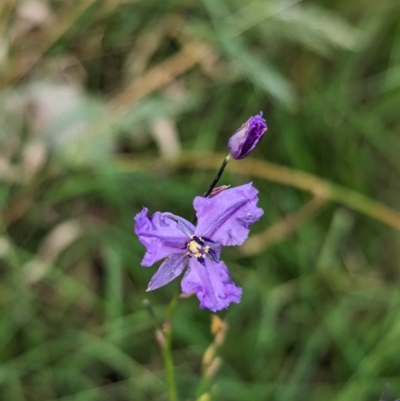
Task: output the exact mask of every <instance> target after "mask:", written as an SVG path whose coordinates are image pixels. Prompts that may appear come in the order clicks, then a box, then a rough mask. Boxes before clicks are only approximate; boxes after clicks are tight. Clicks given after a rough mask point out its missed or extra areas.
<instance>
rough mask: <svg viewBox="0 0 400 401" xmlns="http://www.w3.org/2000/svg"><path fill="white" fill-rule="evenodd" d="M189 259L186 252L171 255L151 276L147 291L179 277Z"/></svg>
mask: <svg viewBox="0 0 400 401" xmlns="http://www.w3.org/2000/svg"><path fill="white" fill-rule="evenodd" d="M188 259H189V256H188V255H186V254H178V255H171V256H170V257H169V258H167V259H166V260H165V261H164V262H163V263H162V264H161V266H160V267H159V268H158V270H157V272H156V274H155V275H154V276H153V277H152V278H151V280H150V283H149V286H148V288H147V291H153V290H156V289H157V288H160V287H162V286H163V285H165V284H168V283H169V282H170V281H172V280H173V279H174V278H176V277H178V276H179V275H180V274H181V273H182V271H183V269H184V268H185V267H186V265H187V262H188Z"/></svg>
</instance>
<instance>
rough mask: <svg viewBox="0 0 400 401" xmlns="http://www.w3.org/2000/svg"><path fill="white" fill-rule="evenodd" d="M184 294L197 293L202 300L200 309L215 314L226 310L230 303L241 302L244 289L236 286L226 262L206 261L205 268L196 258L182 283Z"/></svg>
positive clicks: (191, 262)
mask: <svg viewBox="0 0 400 401" xmlns="http://www.w3.org/2000/svg"><path fill="white" fill-rule="evenodd" d="M181 287H182V292H183V293H185V294H188V293H190V292H193V291H194V292H195V293H196V295H197V298H199V300H200V308H202V309H204V308H206V309H209V310H211V311H213V312H216V311H217V310H221V309H225V308H227V307H228V306H229V304H230V303H232V302H235V303H239V302H240V297H241V295H242V289H241V288H240V287H238V286H237V285H236V284H234V283H233V282H232V280H231V278H230V276H229V272H228V268H227V267H226V265H225V263H224V262H219V263H215V262H213V261H211V260H209V259H207V258H206V259H205V266H203V265H202V264H200V263H199V262H198V261H197V260H196V258H191V259H189V269H188V270H187V271H186V273H185V275H184V277H183V279H182V282H181Z"/></svg>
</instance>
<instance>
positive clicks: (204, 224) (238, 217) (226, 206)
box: [193, 183, 264, 246]
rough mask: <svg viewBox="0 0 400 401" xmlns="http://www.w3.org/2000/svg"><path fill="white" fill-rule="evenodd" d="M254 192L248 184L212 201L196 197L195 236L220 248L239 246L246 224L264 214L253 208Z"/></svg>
mask: <svg viewBox="0 0 400 401" xmlns="http://www.w3.org/2000/svg"><path fill="white" fill-rule="evenodd" d="M257 193H258V191H257V190H256V189H255V188H254V187H253V185H252V184H251V183H249V184H245V185H241V186H239V187H234V188H230V189H227V190H226V191H223V192H221V193H220V194H218V195H216V196H214V197H212V198H204V197H201V196H197V197H196V198H195V199H194V203H193V205H194V208H195V210H196V216H197V219H198V223H197V227H196V230H195V235H198V236H201V237H207V238H210V239H212V240H213V241H215V242H219V243H221V244H222V245H225V246H227V245H241V244H243V242H244V241H245V240H246V238H247V236H248V235H249V226H250V224H252V223H254V222H255V221H257V220H258V219H259V218H260V217H261V216H262V214H263V213H264V212H263V210H262V209H260V208H259V207H257V206H256V205H257V202H258V197H257Z"/></svg>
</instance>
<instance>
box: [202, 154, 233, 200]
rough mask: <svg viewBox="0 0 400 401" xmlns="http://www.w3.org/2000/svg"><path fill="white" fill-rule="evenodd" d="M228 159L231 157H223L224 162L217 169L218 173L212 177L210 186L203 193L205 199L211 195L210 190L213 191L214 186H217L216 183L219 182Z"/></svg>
mask: <svg viewBox="0 0 400 401" xmlns="http://www.w3.org/2000/svg"><path fill="white" fill-rule="evenodd" d="M230 158H231V155H228V156H226V157H225V159H224V161H223V162H222V164H221V167H220V168H219V170H218V172H217V175H216V176H215V177H214V179H213V181H212V183H211V185H210V186H209V187H208V189H207V191H206V192H204V195H203V196H204V197H205V198H207V197H208V196H209V195H210V194H211V192H212V190H213V189H214V188H215V186H216V185H217V184H218V181H219V179H220V178H221V175H222V173H223V172H224V170H225V167H226V165H227V164H228V162H229V160H230Z"/></svg>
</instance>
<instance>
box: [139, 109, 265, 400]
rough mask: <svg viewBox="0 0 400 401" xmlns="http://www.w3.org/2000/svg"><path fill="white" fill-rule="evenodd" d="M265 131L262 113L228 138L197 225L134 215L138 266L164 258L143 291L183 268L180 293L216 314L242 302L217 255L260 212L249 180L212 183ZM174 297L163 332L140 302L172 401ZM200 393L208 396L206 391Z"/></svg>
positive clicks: (198, 203)
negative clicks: (139, 252)
mask: <svg viewBox="0 0 400 401" xmlns="http://www.w3.org/2000/svg"><path fill="white" fill-rule="evenodd" d="M266 129H267V125H266V122H265V120H264V119H263V118H262V113H260V115H257V116H254V117H251V118H250V119H249V120H248V121H247V122H246V123H245V124H243V125H242V127H241V128H240V129H239V130H237V131H236V132H235V134H234V135H233V136H232V137H231V138H230V140H229V143H228V147H229V152H230V153H229V155H228V156H226V157H225V159H224V161H223V162H222V164H221V167H220V168H219V170H218V172H217V174H216V176H215V178H214V179H213V181H212V182H211V184H210V186H209V188H208V189H207V191H206V192H205V193H204V195H203V196H202V197H196V198H195V200H194V209H195V211H196V218H195V222H194V223H195V224H192V223H190V222H189V221H187V220H185V219H184V218H182V217H179V216H176V215H174V214H172V213H168V212H167V213H165V212H164V213H161V212H156V213H154V215H152V216H148V210H147V209H146V208H143V210H142V211H141V212H140V213H138V214H137V215H136V216H135V233H136V234H137V236H138V237H139V240H140V241H141V242H142V244H143V245H144V246H145V247H146V249H147V252H146V254H145V256H144V258H143V260H142V266H151V265H152V264H153V263H155V262H157V261H159V260H161V259H164V261H163V263H162V264H161V265H160V267H159V269H158V271H157V272H156V274H155V275H154V276H153V277H152V279H151V280H150V283H149V286H148V289H147V291H152V290H155V289H157V288H159V287H162V286H164V285H166V284H168V283H169V282H170V281H172V280H173V279H175V278H176V277H178V276H179V275H180V274H181V273H182V272H183V271H184V270H185V269H186V272H185V274H184V276H183V279H182V282H181V289H182V292H183V294H186V295H190V294H193V293H194V294H196V295H197V297H198V299H199V301H200V307H201V308H206V309H209V310H211V311H214V312H215V311H218V310H221V309H224V308H227V307H228V306H229V305H230V303H232V302H234V303H238V302H239V301H240V298H241V294H242V289H241V288H240V287H238V286H237V285H236V284H234V283H233V282H232V280H231V278H230V275H229V272H228V268H227V267H226V265H225V264H224V263H223V262H222V261H220V259H219V257H220V254H221V250H222V247H223V246H234V245H241V244H242V243H243V242H244V241H245V240H246V238H247V236H248V234H249V226H250V225H251V224H252V223H254V222H255V221H257V220H258V219H259V218H260V216H261V215H262V214H263V211H262V209H260V208H258V207H257V201H258V197H257V193H258V191H257V190H256V189H255V188H254V187H253V186H252V184H251V183H249V184H245V185H242V186H240V187H236V188H229V186H221V187H218V188H216V185H217V184H218V181H219V179H220V178H221V176H222V174H223V172H224V170H225V167H226V166H227V164H228V162H229V160H230V159H231V157H233V158H234V159H242V158H244V157H247V156H248V155H249V154H250V153H251V152H252V151H253V150H254V149H255V147H256V146H257V145H258V143H259V142H260V140H261V139H262V137H263V135H264V132H265V131H266ZM228 188H229V189H228ZM188 266H189V267H188ZM178 300H179V288H177V291H176V293H175V295H174V297H173V298H172V300H171V302H170V304H169V306H168V312H167V319H166V322H165V323H164V326H163V329H162V330H161V329H160V328H159V327H158V325H157V322H156V319H155V316H154V312H153V310H152V308H151V306H150V303H149V302H148V301H147V303H144V305H145V306H146V307H147V309H148V310H149V313H150V316H151V319H152V320H154V321H155V322H156V323H155V327H156V337H157V340H158V342H159V344H160V346H161V349H162V353H163V358H164V363H165V369H166V374H167V385H168V392H169V398H170V401H178V393H177V388H176V380H175V371H174V364H173V359H172V346H171V345H172V331H171V320H172V315H173V312H174V310H175V308H176V306H177V304H178ZM216 346H217V345H213V347H216ZM214 362H215V363H214ZM216 362H218V358H215V359H214V360H213V363H214V365H217V364H216ZM214 365H212V364H211V365H210V366H209V367H208V369H207V372H209V373H208V374H205V377H209V376H210V375H213V374H215V372H216V370H217V369H218V368H217V366H214ZM211 367H213V369H211ZM211 372H214V373H211ZM203 396H208V393H207V394H206V393H205V394H203V395H202V397H203ZM202 397H201V399H203V398H202Z"/></svg>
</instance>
